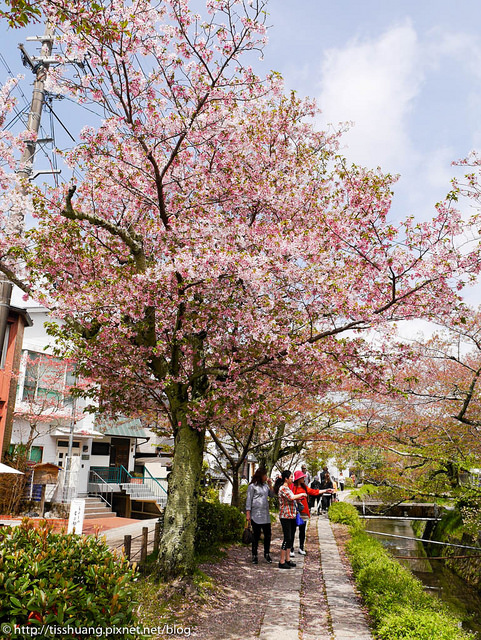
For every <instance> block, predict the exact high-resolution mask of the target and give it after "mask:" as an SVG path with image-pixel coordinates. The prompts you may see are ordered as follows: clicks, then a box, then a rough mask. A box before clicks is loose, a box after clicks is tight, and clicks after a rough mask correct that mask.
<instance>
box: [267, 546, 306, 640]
mask: <svg viewBox="0 0 481 640" xmlns="http://www.w3.org/2000/svg"><path fill="white" fill-rule="evenodd" d="M295 562H296V564H297V566H296V567H294V568H292V569H289V570H288V571H286V570H284V569H277V570H276V572H275V573H276V575H275V578H274V580H273V581H272V589H271V591H270V593H269V598H268V603H267V607H266V612H265V615H264V620H263V622H262V627H261V633H260V636H259V638H260V640H280V639H281V638H282V640H299V614H300V599H301V580H302V572H303V569H304V557H303V556H299V555H296V559H295Z"/></svg>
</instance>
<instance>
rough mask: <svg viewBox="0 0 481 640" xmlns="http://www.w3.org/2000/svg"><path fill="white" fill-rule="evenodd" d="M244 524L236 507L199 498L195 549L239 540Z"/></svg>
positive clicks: (243, 517) (199, 549)
mask: <svg viewBox="0 0 481 640" xmlns="http://www.w3.org/2000/svg"><path fill="white" fill-rule="evenodd" d="M244 526H245V516H244V514H243V513H241V512H240V511H239V509H237V507H232V506H230V505H228V504H221V503H220V502H218V501H216V502H208V501H207V500H199V503H198V505H197V529H196V532H195V549H196V551H205V550H207V549H209V548H213V547H215V546H217V545H218V544H219V543H223V542H240V541H241V540H242V532H243V531H244Z"/></svg>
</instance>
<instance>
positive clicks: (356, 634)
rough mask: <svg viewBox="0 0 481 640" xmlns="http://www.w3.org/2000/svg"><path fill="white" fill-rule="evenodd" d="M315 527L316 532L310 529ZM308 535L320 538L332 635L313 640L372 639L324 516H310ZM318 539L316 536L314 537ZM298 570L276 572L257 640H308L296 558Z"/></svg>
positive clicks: (300, 561) (301, 566) (321, 595)
mask: <svg viewBox="0 0 481 640" xmlns="http://www.w3.org/2000/svg"><path fill="white" fill-rule="evenodd" d="M314 527H316V528H317V531H316V530H313V528H314ZM309 528H310V529H311V530H310V531H309V530H308V536H312V535H316V533H317V535H318V536H319V546H320V552H321V566H320V567H319V571H321V573H322V577H323V581H324V585H325V594H324V593H319V594H317V597H319V598H320V599H323V600H324V601H326V599H327V603H326V604H327V608H328V611H329V616H330V621H331V629H332V632H331V633H329V632H328V634H327V635H326V633H325V632H322V633H321V634H320V635H318V636H316V639H315V640H372V635H371V632H370V630H369V627H368V625H367V623H366V620H365V617H364V614H363V612H362V610H361V608H360V606H359V604H358V598H357V596H356V594H355V592H354V589H353V587H352V585H351V582H350V581H349V579H348V577H347V575H346V573H345V570H344V567H343V565H342V562H341V558H340V555H339V551H338V548H337V544H336V540H335V538H334V534H333V532H332V528H331V525H330V522H329V520H328V519H327V517H326V516H322V515H321V516H319V517H316V516H313V517H312V518H311V522H310V524H309ZM316 537H317V536H316ZM296 563H297V567H296V568H295V569H291V570H290V571H283V570H281V569H277V570H276V571H275V577H274V580H273V583H272V589H271V590H270V594H269V599H268V603H267V607H266V612H265V615H264V619H263V623H262V626H261V632H260V636H259V638H260V640H281V639H282V640H308V639H309V640H310V639H311V638H313V636H312V634H311V633H309V634H308V636H306V634H303V632H302V631H301V630H300V626H301V625H300V616H301V585H302V574H303V569H304V558H303V557H302V556H299V555H296Z"/></svg>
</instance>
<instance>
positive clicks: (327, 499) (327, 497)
mask: <svg viewBox="0 0 481 640" xmlns="http://www.w3.org/2000/svg"><path fill="white" fill-rule="evenodd" d="M331 500H332V494H330V493H325V494H324V495H323V496H322V498H321V505H322V510H323V511H327V510H328V509H329V506H330V504H331Z"/></svg>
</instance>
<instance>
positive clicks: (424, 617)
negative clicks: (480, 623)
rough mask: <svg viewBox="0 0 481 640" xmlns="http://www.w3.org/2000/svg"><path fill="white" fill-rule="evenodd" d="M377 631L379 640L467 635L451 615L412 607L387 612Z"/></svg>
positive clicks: (454, 639)
mask: <svg viewBox="0 0 481 640" xmlns="http://www.w3.org/2000/svg"><path fill="white" fill-rule="evenodd" d="M377 633H378V637H379V638H380V640H459V639H460V638H467V637H468V635H467V634H465V633H464V632H463V631H461V630H460V629H459V627H458V623H457V621H456V620H455V619H454V618H453V617H452V616H450V615H447V614H445V613H442V612H438V611H426V610H422V611H418V610H415V609H414V608H412V609H403V610H402V611H400V612H395V613H390V614H388V615H387V616H386V617H385V618H384V620H383V622H382V624H381V626H380V627H379V628H378V630H377Z"/></svg>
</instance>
